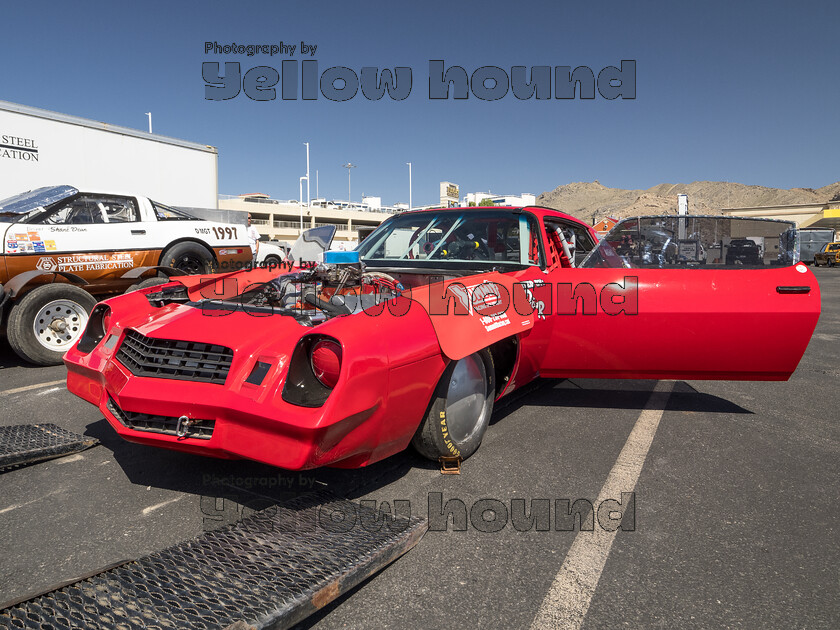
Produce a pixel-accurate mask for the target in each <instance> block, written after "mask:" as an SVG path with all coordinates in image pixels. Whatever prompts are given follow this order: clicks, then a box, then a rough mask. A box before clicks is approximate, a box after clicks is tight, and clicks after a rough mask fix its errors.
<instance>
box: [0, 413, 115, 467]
mask: <svg viewBox="0 0 840 630" xmlns="http://www.w3.org/2000/svg"><path fill="white" fill-rule="evenodd" d="M98 443H99V440H97V439H96V438H92V437H86V436H84V435H79V434H78V433H73V432H72V431H66V430H65V429H62V428H61V427H58V426H56V425H54V424H52V423H45V424H16V425H14V426H10V427H0V469H2V468H7V467H9V466H17V465H19V464H30V463H32V462H37V461H41V460H42V459H52V458H53V457H61V456H62V455H69V454H70V453H76V452H78V451H83V450H85V449H86V448H90V447H91V446H94V445H96V444H98Z"/></svg>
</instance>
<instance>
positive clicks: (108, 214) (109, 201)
mask: <svg viewBox="0 0 840 630" xmlns="http://www.w3.org/2000/svg"><path fill="white" fill-rule="evenodd" d="M92 201H93V202H94V203H96V207H97V208H98V209H99V211H100V213H101V214H102V215H103V216H104V217H105V220H106V222H107V223H132V222H134V221H137V220H139V217H138V216H137V206H136V205H135V204H134V200H133V199H127V198H125V197H98V198H96V199H92Z"/></svg>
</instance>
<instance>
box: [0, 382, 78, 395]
mask: <svg viewBox="0 0 840 630" xmlns="http://www.w3.org/2000/svg"><path fill="white" fill-rule="evenodd" d="M64 382H65V380H64V379H61V380H60V381H49V382H48V383H36V384H35V385H27V386H26V387H16V388H15V389H7V390H6V391H5V392H0V396H11V395H12V394H18V393H20V392H28V391H29V390H30V389H40V388H42V387H50V386H51V385H58V384H59V383H62V384H63V383H64Z"/></svg>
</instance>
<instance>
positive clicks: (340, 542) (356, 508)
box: [0, 491, 426, 630]
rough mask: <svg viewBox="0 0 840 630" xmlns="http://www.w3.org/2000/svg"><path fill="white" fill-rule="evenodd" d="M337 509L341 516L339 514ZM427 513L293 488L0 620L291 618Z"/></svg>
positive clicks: (348, 583)
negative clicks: (381, 510) (381, 508)
mask: <svg viewBox="0 0 840 630" xmlns="http://www.w3.org/2000/svg"><path fill="white" fill-rule="evenodd" d="M338 516H341V517H342V518H338ZM425 531H426V520H425V519H424V518H419V517H413V518H403V517H396V518H385V519H382V518H380V515H379V514H378V513H377V512H375V511H374V510H373V509H371V508H368V507H366V506H361V505H359V504H354V503H351V502H349V501H346V500H343V499H338V498H336V497H335V496H334V495H332V494H330V493H328V492H323V491H320V492H315V493H312V494H309V495H304V496H301V497H298V498H296V499H294V500H292V501H290V502H288V503H286V504H285V505H283V506H277V507H276V508H275V507H271V508H268V509H266V510H263V511H262V512H258V513H257V514H255V515H253V516H251V517H250V518H248V519H245V520H243V521H241V522H240V523H238V524H236V525H233V526H231V527H228V528H225V529H221V530H218V531H214V532H208V533H206V534H203V535H202V536H199V537H198V538H195V539H193V540H189V541H186V542H183V543H180V544H178V545H175V546H174V547H170V548H169V549H165V550H163V551H160V552H157V553H154V554H152V555H149V556H146V557H144V558H141V559H139V560H135V561H130V562H127V563H125V564H122V565H119V566H117V567H115V568H113V569H109V570H107V571H104V572H102V573H99V574H97V575H94V576H93V577H90V578H87V579H84V580H81V581H77V582H75V583H73V584H70V585H66V586H63V587H59V588H57V589H56V590H52V591H50V592H47V593H45V594H42V595H39V596H37V597H34V598H32V599H28V600H26V601H23V602H20V603H16V604H14V605H11V606H10V607H8V608H5V609H3V610H0V627H4V628H32V629H39V630H45V629H46V628H52V629H54V630H59V629H62V630H63V629H69V628H90V629H99V628H109V629H119V630H130V629H135V628H137V629H140V628H144V629H150V628H156V629H163V628H178V629H179V630H187V629H193V628H195V629H203V630H204V629H206V630H209V629H211V628H217V629H228V630H234V629H240V628H241V629H243V630H244V629H250V628H255V629H263V628H272V629H275V628H289V627H291V626H292V625H294V624H296V623H298V622H300V621H302V620H303V619H305V618H306V617H308V616H309V615H311V614H312V613H313V612H315V611H316V610H318V609H320V608H323V607H324V606H325V605H326V604H328V603H329V602H331V601H332V600H334V599H335V598H337V597H339V596H340V595H342V594H343V593H346V592H347V591H349V590H350V589H352V588H353V587H354V586H356V585H357V584H359V583H360V582H362V581H363V580H364V579H365V578H367V577H369V576H370V575H372V574H374V573H376V572H377V571H379V570H380V569H382V568H384V567H385V566H387V565H388V564H390V563H391V562H393V561H394V560H396V559H397V558H398V557H399V556H401V555H402V554H404V553H406V552H407V551H408V550H409V549H411V548H412V547H413V546H414V545H416V544H417V543H418V542H419V540H420V538H421V537H422V536H423V534H424V533H425Z"/></svg>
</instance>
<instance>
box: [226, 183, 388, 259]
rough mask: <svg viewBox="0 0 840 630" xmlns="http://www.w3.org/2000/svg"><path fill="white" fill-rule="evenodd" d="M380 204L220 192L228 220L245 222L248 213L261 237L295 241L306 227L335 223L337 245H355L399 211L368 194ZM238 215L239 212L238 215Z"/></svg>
mask: <svg viewBox="0 0 840 630" xmlns="http://www.w3.org/2000/svg"><path fill="white" fill-rule="evenodd" d="M366 199H370V200H375V203H377V204H379V205H375V206H371V205H367V204H359V203H353V204H349V203H347V202H344V201H327V200H326V199H314V200H313V201H312V204H311V207H306V204H300V203H298V202H297V201H296V200H286V201H281V200H278V199H269V198H268V196H266V195H258V194H248V195H237V196H232V195H220V196H219V209H220V210H225V211H229V212H230V214H229V215H228V218H227V220H228V221H231V222H234V223H236V222H240V223H245V221H246V215H247V214H250V215H251V222H252V223H253V224H254V225H255V226H256V227H257V230H258V231H259V232H260V234H261V235H262V236H268V237H269V238H271V239H277V240H280V241H294V240H295V239H296V238H297V237H298V236H299V235H300V228H301V224H302V225H303V229H308V228H311V227H319V226H321V225H335V226H336V233H335V239H334V242H335V244H336V245H341V244H344V245H345V247H347V248H348V249H352V247H349V246H351V245H352V246H355V244H356V243H358V242H359V241H361V240H362V239H364V238H365V237H366V236H367V235H368V234H370V233H371V232H372V231H373V230H374V229H376V227H377V226H378V225H379V224H380V223H382V222H383V221H384V220H385V219H387V218H389V217H390V216H392V215H393V214H394V213H395V212H397V211H398V209H397V208H392V207H386V206H381V200H380V198H379V197H366ZM237 215H239V216H238V217H237Z"/></svg>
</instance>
